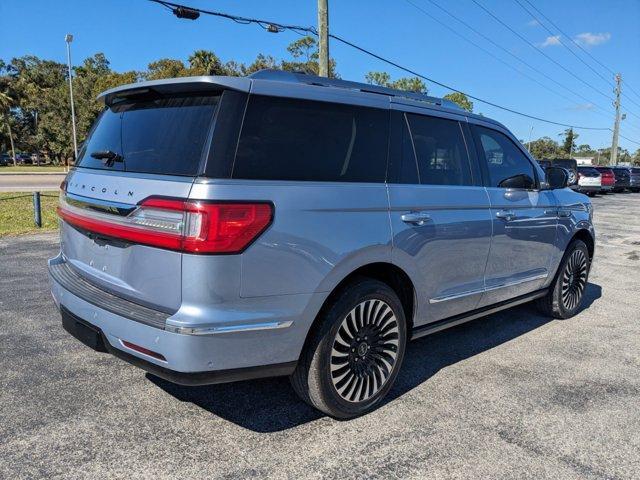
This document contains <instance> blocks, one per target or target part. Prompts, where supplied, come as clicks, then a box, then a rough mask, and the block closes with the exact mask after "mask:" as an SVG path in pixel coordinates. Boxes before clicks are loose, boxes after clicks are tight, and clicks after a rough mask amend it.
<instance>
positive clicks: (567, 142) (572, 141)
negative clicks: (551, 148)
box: [560, 128, 580, 155]
mask: <svg viewBox="0 0 640 480" xmlns="http://www.w3.org/2000/svg"><path fill="white" fill-rule="evenodd" d="M562 135H564V142H563V143H562V149H563V150H564V152H565V153H566V154H567V155H571V152H573V151H574V150H575V149H576V139H577V138H578V137H579V136H580V135H578V134H577V133H575V132H574V131H573V128H567V129H566V130H565V131H564V133H561V134H560V136H562Z"/></svg>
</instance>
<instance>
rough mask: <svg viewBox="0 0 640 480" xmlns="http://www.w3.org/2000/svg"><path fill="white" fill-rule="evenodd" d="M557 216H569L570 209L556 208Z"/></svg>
mask: <svg viewBox="0 0 640 480" xmlns="http://www.w3.org/2000/svg"><path fill="white" fill-rule="evenodd" d="M558 216H559V217H560V218H567V217H570V216H571V210H564V209H560V210H558Z"/></svg>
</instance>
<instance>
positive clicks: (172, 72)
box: [142, 58, 189, 80]
mask: <svg viewBox="0 0 640 480" xmlns="http://www.w3.org/2000/svg"><path fill="white" fill-rule="evenodd" d="M187 76H189V71H188V70H187V68H186V67H185V66H184V63H182V62H181V61H180V60H174V59H172V58H162V59H160V60H156V61H155V62H151V63H150V64H149V66H148V67H147V71H146V72H144V73H142V77H143V78H144V79H145V80H160V79H163V78H175V77H187Z"/></svg>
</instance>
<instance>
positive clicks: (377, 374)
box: [291, 278, 407, 418]
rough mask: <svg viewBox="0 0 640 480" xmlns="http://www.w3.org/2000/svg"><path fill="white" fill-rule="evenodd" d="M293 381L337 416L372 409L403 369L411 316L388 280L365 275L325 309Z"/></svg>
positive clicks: (309, 399)
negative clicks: (409, 316) (408, 315)
mask: <svg viewBox="0 0 640 480" xmlns="http://www.w3.org/2000/svg"><path fill="white" fill-rule="evenodd" d="M318 321H319V322H320V323H319V325H318V328H317V330H316V331H315V332H313V336H312V338H311V339H310V341H309V342H308V345H307V346H306V348H305V350H304V351H303V353H302V355H301V357H300V360H299V362H298V367H297V368H296V371H295V372H294V374H293V376H292V378H291V383H292V385H293V387H294V389H295V390H296V392H297V393H298V394H299V395H300V396H301V397H302V398H303V399H304V400H305V401H307V402H308V403H310V404H311V405H313V406H314V407H316V408H318V409H319V410H322V411H323V412H325V413H328V414H329V415H332V416H334V417H337V418H351V417H355V416H358V415H362V414H363V413H366V412H367V411H369V410H371V409H373V408H374V407H375V405H376V404H377V403H378V402H379V401H380V400H381V399H382V398H383V397H384V396H385V395H386V393H387V392H388V391H389V389H390V388H391V386H392V385H393V382H394V381H395V378H396V376H397V374H398V370H399V369H400V365H401V363H402V359H403V356H404V348H405V344H406V337H407V332H406V321H405V317H404V311H403V308H402V304H401V303H400V300H399V299H398V296H397V294H396V293H395V292H394V290H393V289H391V288H390V287H389V286H388V285H386V284H385V283H382V282H379V281H377V280H372V279H366V278H365V279H360V281H358V282H354V283H352V284H350V285H348V286H347V287H345V289H344V291H342V292H341V293H340V294H339V295H337V296H336V297H335V300H334V301H333V302H332V303H331V305H329V307H328V308H327V309H325V310H324V312H323V313H321V318H319V319H318Z"/></svg>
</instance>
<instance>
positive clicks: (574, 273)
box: [562, 249, 588, 310]
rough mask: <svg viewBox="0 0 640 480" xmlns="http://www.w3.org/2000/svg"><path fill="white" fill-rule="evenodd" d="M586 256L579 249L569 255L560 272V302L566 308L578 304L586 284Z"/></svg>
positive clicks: (572, 307) (568, 308)
mask: <svg viewBox="0 0 640 480" xmlns="http://www.w3.org/2000/svg"><path fill="white" fill-rule="evenodd" d="M587 265H588V264H587V256H586V255H585V254H584V252H583V251H582V250H580V249H576V250H574V251H573V252H572V253H571V255H570V256H569V261H568V262H567V265H566V267H565V268H564V272H563V274H562V303H563V305H564V307H565V308H566V309H567V310H573V309H574V308H576V307H577V306H578V305H579V304H580V300H582V294H583V292H584V287H585V286H586V285H587V271H588V269H587Z"/></svg>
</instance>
